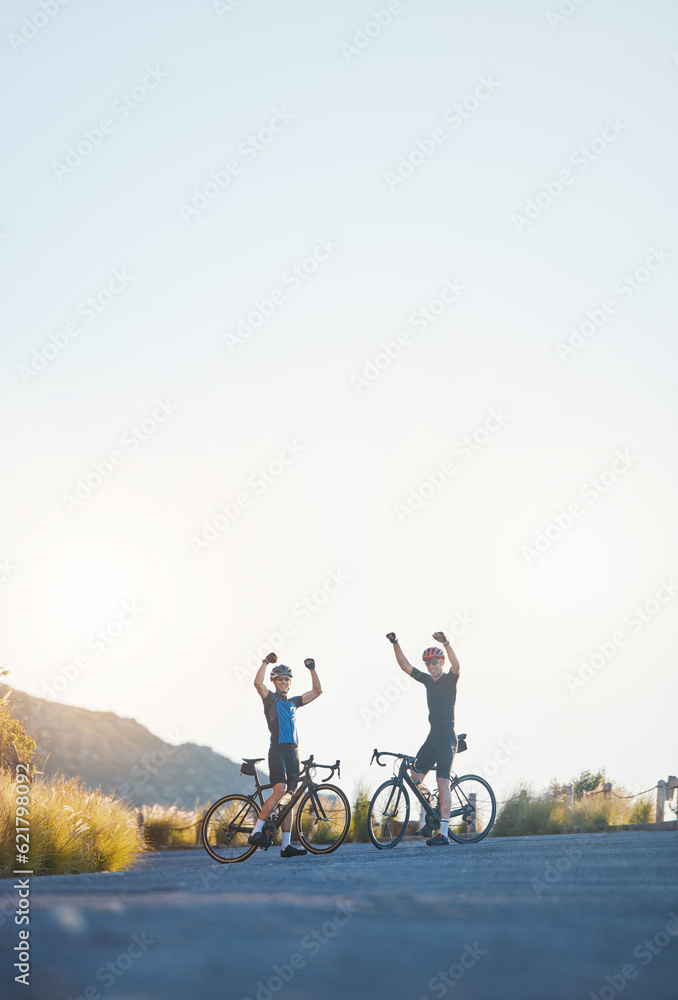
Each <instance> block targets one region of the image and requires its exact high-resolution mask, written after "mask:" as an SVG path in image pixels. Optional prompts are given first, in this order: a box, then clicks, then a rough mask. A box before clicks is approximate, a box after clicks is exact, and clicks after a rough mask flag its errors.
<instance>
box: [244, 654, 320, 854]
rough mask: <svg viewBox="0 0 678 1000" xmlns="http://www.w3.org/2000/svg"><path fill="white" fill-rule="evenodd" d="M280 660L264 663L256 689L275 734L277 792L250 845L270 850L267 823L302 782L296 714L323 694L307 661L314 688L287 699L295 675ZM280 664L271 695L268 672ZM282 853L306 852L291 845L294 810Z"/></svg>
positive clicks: (271, 657) (271, 761) (271, 759)
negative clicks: (267, 683)
mask: <svg viewBox="0 0 678 1000" xmlns="http://www.w3.org/2000/svg"><path fill="white" fill-rule="evenodd" d="M277 660H278V657H277V656H276V654H275V653H269V654H268V656H267V657H266V658H265V659H264V660H262V663H261V666H260V667H259V670H258V671H257V675H256V677H255V678H254V686H255V688H256V689H257V692H258V694H259V695H260V696H261V698H262V699H263V702H264V713H265V715H266V722H267V723H268V728H269V730H270V731H271V746H270V749H269V751H268V770H269V775H270V779H271V784H272V785H273V791H272V792H271V794H270V795H269V797H268V798H267V799H266V800H265V802H264V804H263V805H262V807H261V812H260V813H259V819H258V820H257V822H256V823H255V825H254V830H253V831H252V834H251V836H250V837H249V838H248V840H249V843H250V844H254V845H255V846H257V847H268V846H269V844H270V842H269V839H268V837H267V836H266V834H265V833H263V831H262V827H263V825H264V822H265V820H266V819H268V817H269V816H270V814H271V813H272V812H273V810H274V809H275V807H276V806H277V804H278V802H279V801H280V799H281V798H282V797H283V795H284V794H285V792H288V791H289V792H293V791H294V789H295V788H296V787H297V782H298V780H299V771H300V765H299V750H298V738H297V723H296V717H295V715H296V710H297V708H301V706H302V705H308V704H310V702H312V701H315V699H316V698H319V697H320V695H321V694H322V690H323V689H322V687H321V686H320V681H319V680H318V674H317V673H316V669H315V660H311V659H307V660H304V666H305V667H307V668H308V669H309V670H310V672H311V678H312V687H311V690H310V691H306V692H305V693H304V694H300V695H295V696H294V697H293V698H288V697H287V692H288V691H289V689H290V685H291V683H292V671H291V670H290V668H289V667H288V666H286V665H285V664H284V663H277ZM272 664H276V666H274V667H273V669H272V670H271V680H272V681H273V684H274V686H275V691H271V690H270V688H267V687H266V685H265V684H264V676H265V674H266V668H267V667H268V666H269V665H272ZM280 829H281V830H282V850H281V852H280V855H281V857H283V858H295V857H298V856H299V855H301V854H306V851H304V850H302V849H300V848H298V847H292V845H291V844H290V837H291V830H292V810H290V812H289V813H288V814H287V816H285V818H284V820H283V821H282V825H281V828H280Z"/></svg>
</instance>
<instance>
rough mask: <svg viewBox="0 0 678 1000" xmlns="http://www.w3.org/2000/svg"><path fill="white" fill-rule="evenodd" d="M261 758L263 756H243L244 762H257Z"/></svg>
mask: <svg viewBox="0 0 678 1000" xmlns="http://www.w3.org/2000/svg"><path fill="white" fill-rule="evenodd" d="M263 759H264V758H263V757H243V760H244V761H245V763H246V764H258V763H259V762H260V761H262V760H263Z"/></svg>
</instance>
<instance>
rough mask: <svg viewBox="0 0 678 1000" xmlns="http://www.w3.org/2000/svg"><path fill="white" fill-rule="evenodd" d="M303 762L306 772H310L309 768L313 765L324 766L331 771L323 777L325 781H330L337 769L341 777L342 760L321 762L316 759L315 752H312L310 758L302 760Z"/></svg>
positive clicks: (338, 775)
mask: <svg viewBox="0 0 678 1000" xmlns="http://www.w3.org/2000/svg"><path fill="white" fill-rule="evenodd" d="M301 763H302V766H303V768H304V772H305V773H306V774H308V772H309V770H310V769H311V768H312V767H322V768H324V769H326V770H327V771H329V772H330V773H329V774H328V775H327V776H326V777H325V778H323V779H322V780H323V781H330V779H331V778H333V777H334V772H335V771H336V772H337V777H338V778H341V761H340V760H337V761H335V763H334V764H319V763H318V762H317V761H316V760H315V759H314V757H313V754H311V756H310V757H309V758H308V760H302V762H301Z"/></svg>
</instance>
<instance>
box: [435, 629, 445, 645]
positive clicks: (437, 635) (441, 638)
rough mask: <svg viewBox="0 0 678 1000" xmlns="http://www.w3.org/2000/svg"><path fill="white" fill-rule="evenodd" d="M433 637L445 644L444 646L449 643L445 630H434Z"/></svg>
mask: <svg viewBox="0 0 678 1000" xmlns="http://www.w3.org/2000/svg"><path fill="white" fill-rule="evenodd" d="M433 638H434V639H435V640H436V641H437V642H441V643H442V644H443V646H446V645H447V637H446V636H445V633H444V632H434V633H433Z"/></svg>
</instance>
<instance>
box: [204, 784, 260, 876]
mask: <svg viewBox="0 0 678 1000" xmlns="http://www.w3.org/2000/svg"><path fill="white" fill-rule="evenodd" d="M258 818H259V807H258V806H257V805H255V803H253V802H252V801H251V799H248V798H246V797H245V796H244V795H226V796H224V798H223V799H219V801H218V802H215V803H214V805H212V806H210V808H209V811H208V812H207V814H206V816H205V818H204V820H203V823H202V843H203V847H204V848H205V850H206V851H207V853H208V854H209V856H210V857H211V858H214V860H215V861H218V862H219V863H220V864H228V863H229V862H233V861H245V859H246V858H249V856H250V855H251V854H253V853H254V852H255V851H256V847H253V846H252V845H251V844H248V843H247V838H248V837H249V835H250V834H251V833H252V831H253V830H254V824H255V823H256V821H257V820H258Z"/></svg>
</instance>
